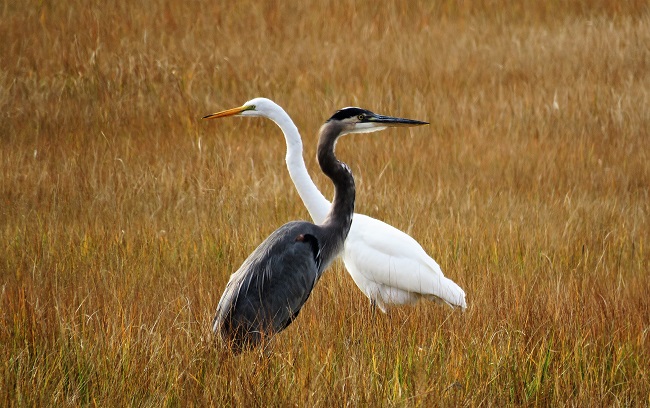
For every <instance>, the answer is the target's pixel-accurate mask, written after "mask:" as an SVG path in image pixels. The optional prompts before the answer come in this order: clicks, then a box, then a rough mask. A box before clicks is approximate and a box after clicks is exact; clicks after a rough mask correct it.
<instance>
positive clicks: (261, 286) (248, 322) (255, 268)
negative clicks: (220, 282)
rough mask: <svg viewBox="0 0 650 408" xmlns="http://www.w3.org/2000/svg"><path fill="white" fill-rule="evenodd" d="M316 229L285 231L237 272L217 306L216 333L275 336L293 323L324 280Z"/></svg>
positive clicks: (304, 227) (287, 226)
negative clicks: (317, 284) (320, 271)
mask: <svg viewBox="0 0 650 408" xmlns="http://www.w3.org/2000/svg"><path fill="white" fill-rule="evenodd" d="M311 225H312V224H309V223H304V224H303V223H289V224H285V225H284V226H282V227H280V228H279V229H277V230H276V231H275V232H273V233H272V234H271V235H270V236H269V237H268V238H267V239H266V240H265V241H264V242H263V243H262V244H261V245H260V246H259V247H257V249H255V251H254V252H253V253H252V254H251V255H250V256H249V257H248V258H247V259H246V261H244V263H243V264H242V266H241V267H240V268H239V269H238V270H237V271H236V272H235V273H233V274H232V276H231V277H230V280H229V282H228V284H227V285H226V289H225V291H224V294H223V296H222V298H221V300H220V301H219V305H218V307H217V316H216V317H215V324H214V329H215V330H217V329H218V328H219V327H223V329H222V332H223V331H226V332H232V331H233V328H236V327H240V328H241V329H240V330H239V331H241V332H242V333H250V332H263V333H272V332H279V331H281V330H282V329H284V328H285V327H287V326H288V325H289V324H290V323H291V321H292V320H293V319H294V318H295V317H296V316H297V314H298V312H299V311H300V309H301V308H302V306H303V304H304V303H305V302H306V301H307V299H308V298H309V295H310V294H311V291H312V289H313V287H314V285H315V283H316V281H317V279H318V266H317V264H318V261H317V256H316V252H317V249H318V240H317V239H316V237H315V236H314V235H313V234H311V233H312V230H311V229H310V227H309V226H311Z"/></svg>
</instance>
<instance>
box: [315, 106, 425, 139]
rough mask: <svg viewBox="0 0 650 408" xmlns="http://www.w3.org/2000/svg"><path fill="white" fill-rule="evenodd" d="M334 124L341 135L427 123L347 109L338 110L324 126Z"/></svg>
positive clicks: (351, 108)
mask: <svg viewBox="0 0 650 408" xmlns="http://www.w3.org/2000/svg"><path fill="white" fill-rule="evenodd" d="M328 123H329V124H333V123H336V124H338V125H339V126H342V127H343V131H342V132H341V135H345V134H349V133H370V132H377V131H379V130H384V129H386V128H389V127H407V126H420V125H428V124H429V123H428V122H421V121H419V120H413V119H404V118H396V117H393V116H384V115H378V114H376V113H373V112H370V111H369V110H365V109H361V108H356V107H349V108H343V109H341V110H338V111H337V112H336V113H335V114H334V115H332V117H331V118H329V119H328V120H327V122H325V124H326V125H327V124H328Z"/></svg>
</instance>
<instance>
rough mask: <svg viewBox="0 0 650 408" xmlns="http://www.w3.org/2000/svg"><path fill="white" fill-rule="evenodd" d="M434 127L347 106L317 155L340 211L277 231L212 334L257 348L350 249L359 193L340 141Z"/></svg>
mask: <svg viewBox="0 0 650 408" xmlns="http://www.w3.org/2000/svg"><path fill="white" fill-rule="evenodd" d="M251 106H252V107H251ZM245 109H251V110H254V109H255V106H253V105H250V106H248V107H242V108H234V109H229V110H226V111H222V112H218V113H214V114H211V115H207V116H205V117H204V119H213V118H220V117H225V116H232V115H235V114H241V113H242V112H243V110H245ZM426 124H427V122H420V121H416V120H411V119H402V118H395V117H390V116H382V115H377V114H375V113H372V112H370V111H367V110H365V109H361V108H344V109H341V110H339V111H337V112H336V113H335V114H334V115H333V116H332V117H331V118H329V119H328V120H327V121H326V122H325V124H323V126H321V128H320V132H319V133H320V136H319V140H318V151H317V158H318V164H319V165H320V168H321V170H322V171H323V173H325V175H326V176H328V177H329V178H330V179H331V180H332V182H333V183H334V200H333V202H332V206H331V208H330V211H329V213H328V214H327V216H326V218H325V220H324V221H323V223H322V224H320V225H315V224H312V223H310V222H307V221H292V222H289V223H287V224H285V225H283V226H282V227H280V228H278V229H277V230H275V231H274V232H273V233H272V234H271V235H270V236H269V237H268V238H267V239H266V240H264V242H262V244H261V245H260V246H258V247H257V249H255V251H253V253H252V254H251V255H250V256H249V257H248V258H247V259H246V260H245V261H244V263H243V264H242V266H241V267H240V268H239V269H238V270H237V271H236V272H235V273H233V274H232V275H231V276H230V280H229V281H228V284H227V285H226V288H225V290H224V293H223V295H222V296H221V300H219V305H218V306H217V313H216V316H215V317H214V321H213V326H212V330H213V331H214V332H215V333H218V334H219V335H220V337H221V338H222V339H223V340H224V341H225V342H226V344H227V345H228V346H229V347H230V349H231V350H232V351H233V352H235V353H238V352H241V351H243V350H246V349H250V348H252V347H255V346H257V345H258V344H260V343H261V342H263V341H264V340H266V339H269V338H271V337H272V336H273V335H275V334H276V333H278V332H281V331H282V330H284V329H285V328H286V327H287V326H289V324H291V322H292V321H293V320H294V319H295V318H296V317H297V316H298V313H299V312H300V309H301V308H302V306H303V305H304V304H305V302H306V301H307V299H308V298H309V295H310V294H311V291H312V289H313V288H314V286H315V285H316V282H318V280H319V279H320V277H321V275H322V274H323V271H324V270H325V269H327V267H328V266H329V265H330V263H332V261H333V260H334V259H335V258H336V257H337V256H338V255H339V254H340V252H341V251H342V250H343V243H344V241H345V238H346V237H347V235H348V232H349V231H350V225H351V224H352V215H353V213H354V198H355V190H354V179H353V177H352V172H351V171H350V169H349V168H348V166H347V165H346V164H345V163H342V162H340V161H338V160H337V158H336V156H335V155H334V146H335V144H336V141H337V139H338V138H339V137H341V136H343V135H346V134H349V133H368V132H374V131H378V130H382V129H386V128H387V127H397V126H418V125H426Z"/></svg>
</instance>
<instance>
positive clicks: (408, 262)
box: [344, 214, 466, 307]
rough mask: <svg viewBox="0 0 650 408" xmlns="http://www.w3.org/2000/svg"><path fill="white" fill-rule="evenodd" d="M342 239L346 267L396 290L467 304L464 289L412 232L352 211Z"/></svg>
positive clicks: (463, 305)
mask: <svg viewBox="0 0 650 408" xmlns="http://www.w3.org/2000/svg"><path fill="white" fill-rule="evenodd" d="M352 223H353V224H352V229H351V230H350V234H349V235H348V239H347V241H346V243H345V254H344V261H345V265H346V267H348V268H349V269H354V271H350V272H351V273H353V274H359V275H361V277H362V278H363V279H366V280H369V281H372V282H374V283H376V284H379V285H385V286H389V287H391V288H396V289H398V290H402V291H406V292H411V293H415V294H419V295H422V296H434V297H437V298H440V299H441V300H444V301H445V302H447V303H449V304H451V305H455V306H460V307H466V303H465V292H464V291H463V290H462V289H461V288H460V287H459V286H458V285H457V284H456V283H454V282H453V281H452V280H450V279H448V278H446V277H445V275H444V274H443V272H442V270H441V269H440V266H439V265H438V264H437V263H436V261H434V260H433V259H432V258H431V257H430V256H429V255H428V254H427V253H426V252H425V251H424V249H422V246H420V244H419V243H418V242H417V241H416V240H414V239H413V238H412V237H411V236H409V235H407V234H405V233H404V232H402V231H400V230H398V229H397V228H394V227H392V226H390V225H388V224H386V223H384V222H381V221H379V220H376V219H374V218H371V217H368V216H364V215H361V214H355V216H354V219H353V221H352Z"/></svg>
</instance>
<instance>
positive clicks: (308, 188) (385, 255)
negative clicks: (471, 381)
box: [219, 98, 467, 313]
mask: <svg viewBox="0 0 650 408" xmlns="http://www.w3.org/2000/svg"><path fill="white" fill-rule="evenodd" d="M232 115H238V116H257V117H265V118H269V119H271V120H272V121H274V122H275V123H276V124H277V125H278V126H279V127H280V129H282V132H283V133H284V137H285V139H286V142H287V155H286V162H287V168H288V170H289V174H290V176H291V179H292V180H293V183H294V184H295V186H296V189H297V190H298V194H299V195H300V198H302V201H303V203H304V204H305V206H306V207H307V210H308V211H309V214H310V215H311V218H312V219H313V220H314V222H315V223H320V222H323V220H325V217H326V216H327V213H328V212H329V210H330V206H331V203H330V202H329V201H328V200H327V199H326V198H325V197H324V196H323V194H321V192H320V191H319V190H318V187H316V185H315V184H314V182H313V181H312V179H311V177H310V176H309V173H308V172H307V167H306V166H305V162H304V160H303V157H302V140H301V138H300V133H298V129H297V128H296V126H295V125H294V123H293V121H292V120H291V118H290V117H289V115H288V114H287V113H286V112H285V111H284V109H282V108H281V107H280V106H279V105H277V104H276V103H275V102H273V101H271V100H269V99H266V98H255V99H252V100H250V101H248V102H246V103H245V104H244V105H243V106H241V107H239V108H234V109H230V110H227V111H224V112H221V113H220V114H219V117H224V116H232ZM375 130H377V129H376V128H375ZM343 262H344V264H345V268H346V269H347V270H348V273H349V274H350V276H351V277H352V279H353V280H354V283H356V285H357V286H358V287H359V289H360V290H361V291H362V292H363V293H364V294H365V295H366V296H367V297H368V298H369V299H370V302H371V303H372V304H373V305H377V306H378V307H379V308H380V309H381V310H382V311H383V312H384V313H385V312H386V311H387V310H388V308H389V307H390V306H391V305H402V304H409V303H414V302H417V301H418V300H419V299H420V298H426V299H430V300H436V301H442V302H444V303H447V304H449V305H452V306H457V307H460V308H463V309H465V308H466V307H467V304H466V302H465V292H464V291H463V290H462V289H461V288H460V287H459V286H458V285H457V284H456V283H455V282H453V281H452V280H451V279H448V278H446V277H445V275H444V274H443V272H442V270H441V269H440V266H438V264H437V263H436V261H434V260H433V259H432V258H431V257H430V256H429V255H428V254H427V253H426V252H425V251H424V249H422V246H421V245H420V244H419V243H418V242H417V241H416V240H415V239H413V238H412V237H411V236H409V235H408V234H406V233H404V232H402V231H400V230H398V229H397V228H395V227H393V226H391V225H388V224H386V223H384V222H382V221H380V220H377V219H375V218H372V217H368V216H367V215H363V214H356V213H355V214H354V218H353V221H352V227H351V229H350V232H349V235H348V238H347V239H346V241H345V247H344V251H343Z"/></svg>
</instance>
